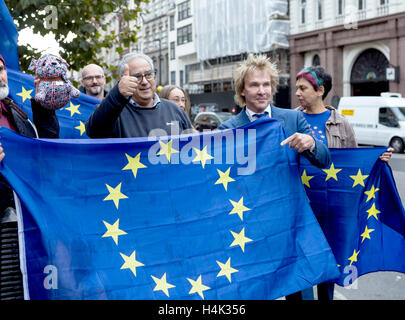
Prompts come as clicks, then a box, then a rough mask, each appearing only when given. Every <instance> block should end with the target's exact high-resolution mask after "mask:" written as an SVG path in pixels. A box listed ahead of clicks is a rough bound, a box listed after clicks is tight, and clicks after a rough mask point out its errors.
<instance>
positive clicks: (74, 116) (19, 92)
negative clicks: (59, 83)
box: [7, 69, 100, 139]
mask: <svg viewBox="0 0 405 320" xmlns="http://www.w3.org/2000/svg"><path fill="white" fill-rule="evenodd" d="M7 75H8V85H9V87H10V95H9V96H10V98H11V99H13V101H14V103H15V104H17V105H18V106H19V107H20V108H21V109H22V110H24V112H25V113H26V114H27V115H28V117H29V118H30V119H31V121H32V110H31V101H30V99H31V98H34V96H35V86H34V77H33V76H32V75H29V74H25V73H23V72H19V71H15V70H11V69H8V70H7ZM99 103H100V100H99V99H96V98H93V97H91V96H88V95H86V94H84V93H81V94H80V96H79V97H78V98H72V99H71V100H70V102H69V103H68V104H67V105H66V106H65V107H64V108H62V109H59V110H56V115H57V117H58V119H59V125H60V138H62V139H80V138H88V137H87V135H86V131H85V130H86V129H85V126H84V124H85V123H86V120H87V119H88V118H89V117H90V115H91V114H92V112H93V111H94V108H95V106H96V105H97V104H99Z"/></svg>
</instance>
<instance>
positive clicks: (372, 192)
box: [364, 185, 380, 202]
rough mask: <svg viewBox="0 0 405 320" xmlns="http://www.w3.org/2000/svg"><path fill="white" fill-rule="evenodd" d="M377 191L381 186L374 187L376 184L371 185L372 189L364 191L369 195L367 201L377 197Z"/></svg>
mask: <svg viewBox="0 0 405 320" xmlns="http://www.w3.org/2000/svg"><path fill="white" fill-rule="evenodd" d="M377 191H380V189H379V188H374V185H373V186H372V187H371V189H370V190H368V191H364V193H365V194H366V195H367V200H366V202H368V201H369V200H370V199H372V198H374V199H375V193H376V192H377Z"/></svg>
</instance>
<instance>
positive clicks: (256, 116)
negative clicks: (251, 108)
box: [253, 111, 269, 120]
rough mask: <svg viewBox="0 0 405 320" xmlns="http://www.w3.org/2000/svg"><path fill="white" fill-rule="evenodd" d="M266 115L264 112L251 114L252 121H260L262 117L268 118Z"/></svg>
mask: <svg viewBox="0 0 405 320" xmlns="http://www.w3.org/2000/svg"><path fill="white" fill-rule="evenodd" d="M268 114H269V113H268V112H267V111H265V112H263V113H255V114H253V119H255V120H257V119H260V118H263V117H268Z"/></svg>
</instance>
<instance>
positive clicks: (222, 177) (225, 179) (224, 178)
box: [215, 167, 235, 191]
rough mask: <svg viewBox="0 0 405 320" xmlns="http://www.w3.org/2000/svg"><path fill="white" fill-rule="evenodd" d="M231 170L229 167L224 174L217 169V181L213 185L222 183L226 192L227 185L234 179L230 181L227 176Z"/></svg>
mask: <svg viewBox="0 0 405 320" xmlns="http://www.w3.org/2000/svg"><path fill="white" fill-rule="evenodd" d="M230 170H231V168H230V167H229V168H228V170H226V171H225V172H222V171H221V170H219V169H217V171H218V174H219V179H218V180H217V181H216V182H215V184H220V183H222V185H223V186H224V188H225V191H228V190H227V189H228V183H229V182H232V181H235V180H234V179H232V178H231V177H230V176H229V172H230Z"/></svg>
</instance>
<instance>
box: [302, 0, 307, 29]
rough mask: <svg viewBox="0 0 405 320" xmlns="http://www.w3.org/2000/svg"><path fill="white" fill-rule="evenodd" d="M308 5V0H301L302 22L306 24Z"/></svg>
mask: <svg viewBox="0 0 405 320" xmlns="http://www.w3.org/2000/svg"><path fill="white" fill-rule="evenodd" d="M306 7H307V0H301V24H305V20H306V17H305V15H306Z"/></svg>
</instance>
